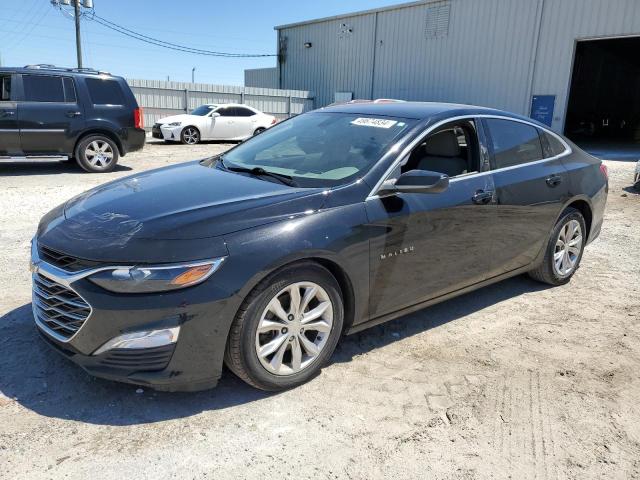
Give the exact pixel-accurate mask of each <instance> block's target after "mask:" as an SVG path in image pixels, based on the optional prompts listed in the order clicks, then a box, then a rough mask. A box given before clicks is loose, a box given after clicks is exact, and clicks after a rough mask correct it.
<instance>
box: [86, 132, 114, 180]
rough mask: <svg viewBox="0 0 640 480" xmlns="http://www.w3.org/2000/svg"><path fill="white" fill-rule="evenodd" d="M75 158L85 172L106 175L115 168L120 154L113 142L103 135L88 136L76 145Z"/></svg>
mask: <svg viewBox="0 0 640 480" xmlns="http://www.w3.org/2000/svg"><path fill="white" fill-rule="evenodd" d="M75 158H76V161H77V162H78V165H80V166H81V167H82V168H83V169H84V170H85V171H87V172H90V173H108V172H112V171H113V169H114V168H116V164H117V163H118V159H119V158H120V154H119V152H118V146H117V145H116V144H115V142H114V141H113V140H111V139H110V138H109V137H105V136H104V135H89V136H88V137H85V138H83V139H82V140H81V141H80V143H78V145H77V147H76V152H75Z"/></svg>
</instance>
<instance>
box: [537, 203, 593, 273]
mask: <svg viewBox="0 0 640 480" xmlns="http://www.w3.org/2000/svg"><path fill="white" fill-rule="evenodd" d="M586 232H587V229H586V223H585V221H584V217H583V216H582V213H581V212H580V211H579V210H576V209H575V208H572V207H569V208H567V209H566V210H565V211H564V212H563V213H562V215H561V217H560V219H559V220H558V222H557V223H556V226H555V227H554V228H553V231H552V232H551V235H550V236H549V241H548V243H547V246H546V249H545V255H544V259H543V260H542V263H541V264H540V265H539V266H538V267H537V268H535V269H534V270H531V271H530V272H529V276H530V277H531V278H533V279H534V280H538V281H539V282H543V283H547V284H549V285H564V284H565V283H568V282H569V280H571V277H573V275H574V274H575V273H576V270H578V267H579V266H580V260H581V259H582V253H583V252H584V246H585V242H586Z"/></svg>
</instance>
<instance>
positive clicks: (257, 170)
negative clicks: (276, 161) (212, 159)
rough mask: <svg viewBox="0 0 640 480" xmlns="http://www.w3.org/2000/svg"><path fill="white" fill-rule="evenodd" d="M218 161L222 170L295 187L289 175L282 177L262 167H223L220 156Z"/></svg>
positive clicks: (282, 175)
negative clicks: (272, 179) (248, 174)
mask: <svg viewBox="0 0 640 480" xmlns="http://www.w3.org/2000/svg"><path fill="white" fill-rule="evenodd" d="M218 161H219V162H220V165H221V166H222V167H223V168H224V169H226V170H230V171H232V172H242V173H250V174H251V175H255V176H256V177H271V178H275V179H276V180H278V181H280V183H283V184H284V185H288V186H290V187H295V186H296V182H294V181H293V178H292V177H290V176H289V175H284V174H282V173H275V172H270V171H268V170H265V169H264V168H262V167H253V168H247V167H236V166H231V165H225V163H224V159H223V158H222V156H220V157H219V158H218Z"/></svg>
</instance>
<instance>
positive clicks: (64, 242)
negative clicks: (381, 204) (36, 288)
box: [38, 162, 326, 261]
mask: <svg viewBox="0 0 640 480" xmlns="http://www.w3.org/2000/svg"><path fill="white" fill-rule="evenodd" d="M325 198H326V195H325V194H324V193H323V190H322V189H309V188H304V189H302V188H292V187H289V186H287V185H282V184H279V183H273V182H271V181H267V180H266V179H259V178H255V177H252V176H248V175H245V174H238V173H233V172H227V171H223V170H220V169H218V168H210V167H207V166H204V165H201V164H200V162H189V163H185V164H181V165H177V166H171V167H166V168H162V169H159V170H153V171H149V172H144V173H140V174H137V175H133V176H130V177H127V178H124V179H120V180H116V181H114V182H111V183H107V184H105V185H101V186H99V187H97V188H94V189H92V190H89V191H87V192H85V193H82V194H81V195H78V196H77V197H74V198H73V199H71V200H69V201H68V202H67V203H66V204H64V205H63V206H61V207H59V209H57V210H54V211H52V212H50V214H48V215H47V216H45V217H44V218H43V220H42V222H41V224H40V226H39V229H38V238H39V241H41V242H42V243H44V244H45V245H47V246H49V247H51V248H54V249H57V250H60V251H62V252H65V253H69V254H73V255H75V256H78V257H81V258H87V259H93V258H96V257H100V259H102V257H104V256H105V255H106V256H108V257H109V258H110V259H112V260H118V259H119V258H116V257H121V256H122V255H125V256H126V254H123V253H122V251H123V250H124V249H125V248H126V247H127V246H128V245H129V246H131V247H134V246H135V248H136V249H142V250H141V254H142V253H143V250H145V249H146V250H147V253H149V250H150V249H153V248H156V247H161V246H163V245H169V244H177V243H176V242H184V241H188V242H186V243H182V245H183V246H184V245H190V243H189V242H194V241H196V240H205V239H212V238H214V237H218V238H220V239H221V238H222V235H225V234H228V233H232V232H235V231H238V230H243V229H247V228H252V227H256V226H259V225H264V224H267V223H271V222H277V221H280V220H284V219H287V218H291V216H297V215H303V214H305V212H309V211H310V210H317V209H319V208H321V206H322V204H323V203H324V200H325ZM196 243H199V244H203V243H206V244H208V245H213V244H215V242H213V241H206V242H202V241H200V242H196ZM71 245H73V248H72V249H73V251H70V248H71V247H70V246H71ZM214 250H215V251H216V252H217V251H218V250H219V248H218V249H214ZM109 251H110V253H108V254H107V252H109ZM152 253H153V252H152ZM211 253H214V252H213V251H211ZM194 255H195V254H194ZM142 256H145V255H142ZM211 256H214V255H211ZM195 257H200V258H203V255H202V254H198V255H195ZM123 258H125V257H123ZM125 261H126V260H125Z"/></svg>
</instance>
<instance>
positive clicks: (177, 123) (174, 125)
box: [169, 122, 182, 127]
mask: <svg viewBox="0 0 640 480" xmlns="http://www.w3.org/2000/svg"><path fill="white" fill-rule="evenodd" d="M180 125H182V122H171V123H170V124H169V126H170V127H179V126H180Z"/></svg>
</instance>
